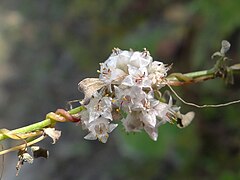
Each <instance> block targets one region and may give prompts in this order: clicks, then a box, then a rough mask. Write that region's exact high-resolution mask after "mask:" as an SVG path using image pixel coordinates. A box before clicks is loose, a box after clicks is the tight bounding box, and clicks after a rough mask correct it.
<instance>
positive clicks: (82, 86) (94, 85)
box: [78, 78, 106, 104]
mask: <svg viewBox="0 0 240 180" xmlns="http://www.w3.org/2000/svg"><path fill="white" fill-rule="evenodd" d="M105 85H106V84H105V83H104V82H103V81H101V80H100V79H99V78H86V79H84V80H82V81H80V82H79V83H78V89H79V90H80V91H82V92H83V93H84V99H83V100H82V102H81V103H83V104H87V103H88V101H89V99H90V98H91V97H92V95H93V94H94V93H95V92H97V91H98V90H99V89H101V88H102V87H104V86H105Z"/></svg>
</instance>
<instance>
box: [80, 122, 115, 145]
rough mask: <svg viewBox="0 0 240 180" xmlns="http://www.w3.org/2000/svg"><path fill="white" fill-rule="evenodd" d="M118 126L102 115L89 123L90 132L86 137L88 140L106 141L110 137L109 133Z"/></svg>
mask: <svg viewBox="0 0 240 180" xmlns="http://www.w3.org/2000/svg"><path fill="white" fill-rule="evenodd" d="M117 126H118V125H117V124H110V123H109V121H108V119H105V118H103V117H100V118H98V119H96V120H95V121H93V122H91V123H89V124H88V130H89V134H88V135H86V136H85V137H84V138H85V139H87V140H96V139H98V140H99V141H101V142H102V143H106V142H107V139H108V137H109V135H108V133H111V132H112V131H113V130H114V129H115V128H116V127H117Z"/></svg>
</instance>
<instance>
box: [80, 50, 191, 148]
mask: <svg viewBox="0 0 240 180" xmlns="http://www.w3.org/2000/svg"><path fill="white" fill-rule="evenodd" d="M169 69H170V66H167V65H165V64H164V63H162V62H159V61H153V58H152V57H151V55H150V53H149V52H148V51H147V50H146V49H144V51H143V52H139V51H133V50H130V51H127V50H120V49H118V48H114V49H113V52H112V54H111V55H110V56H109V58H108V59H107V60H106V61H105V62H104V63H100V70H99V74H100V75H99V78H86V79H84V80H83V81H81V82H80V83H79V89H80V90H82V91H83V92H84V94H85V97H84V99H83V101H81V104H82V105H83V107H84V110H83V111H81V113H80V117H81V125H82V127H83V129H87V130H88V131H89V134H87V135H86V136H85V139H88V140H96V139H98V140H99V141H101V142H103V143H105V142H106V141H107V139H108V136H109V133H111V132H112V131H113V130H114V129H115V128H116V127H117V126H118V123H119V122H122V124H123V127H124V129H125V130H126V132H140V131H142V130H144V131H145V132H146V133H147V134H148V135H149V136H150V138H152V139H153V140H154V141H156V140H157V138H158V127H159V126H160V125H162V124H165V123H167V122H169V123H174V122H177V125H178V126H179V127H184V126H186V125H188V124H189V123H190V121H191V120H192V119H193V117H194V113H193V112H189V113H187V114H185V115H183V114H181V113H180V112H179V110H180V107H178V106H176V105H174V104H173V100H172V97H171V96H170V94H168V97H167V98H166V96H165V95H164V93H163V94H162V93H161V92H160V90H161V88H162V87H164V86H165V85H166V84H167V79H166V76H167V72H168V70H169ZM182 120H184V121H182Z"/></svg>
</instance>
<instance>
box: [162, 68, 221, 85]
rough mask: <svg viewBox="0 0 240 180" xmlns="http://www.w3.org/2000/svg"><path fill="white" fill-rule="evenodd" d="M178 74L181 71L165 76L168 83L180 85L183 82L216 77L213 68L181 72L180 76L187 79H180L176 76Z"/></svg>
mask: <svg viewBox="0 0 240 180" xmlns="http://www.w3.org/2000/svg"><path fill="white" fill-rule="evenodd" d="M175 74H176V75H175ZM178 74H181V73H173V74H172V75H171V74H170V75H169V76H168V77H167V78H166V79H167V82H168V84H169V85H172V86H181V85H185V84H191V83H197V82H202V81H206V80H209V79H214V78H216V77H218V76H216V70H215V69H214V68H212V69H209V70H203V71H195V72H190V73H185V74H181V76H182V77H185V78H186V79H187V80H182V81H181V80H179V79H178V78H177V75H178Z"/></svg>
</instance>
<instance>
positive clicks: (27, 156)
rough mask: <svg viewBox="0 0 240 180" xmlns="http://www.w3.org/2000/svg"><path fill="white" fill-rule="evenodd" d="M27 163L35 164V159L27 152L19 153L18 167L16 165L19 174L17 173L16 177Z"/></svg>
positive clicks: (21, 151)
mask: <svg viewBox="0 0 240 180" xmlns="http://www.w3.org/2000/svg"><path fill="white" fill-rule="evenodd" d="M25 162H28V163H30V164H32V163H33V157H32V156H31V155H30V154H28V153H27V151H25V150H20V151H19V152H18V162H17V165H16V169H17V173H16V176H17V175H18V174H19V171H20V170H21V167H22V166H23V164H24V163H25Z"/></svg>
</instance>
